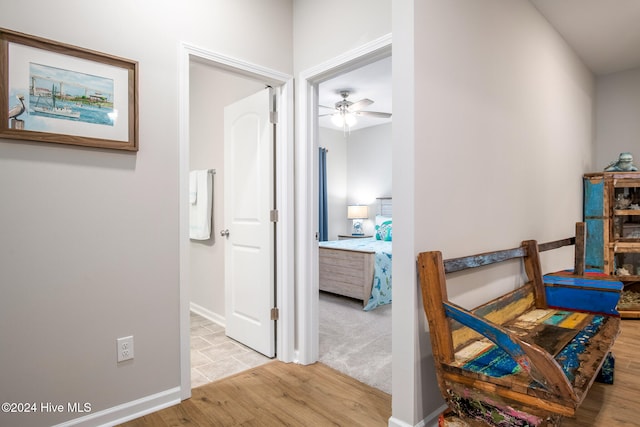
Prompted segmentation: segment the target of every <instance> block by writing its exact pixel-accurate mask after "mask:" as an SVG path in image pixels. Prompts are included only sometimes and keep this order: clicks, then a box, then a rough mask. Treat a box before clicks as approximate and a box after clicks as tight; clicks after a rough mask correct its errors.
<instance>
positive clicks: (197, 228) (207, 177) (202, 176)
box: [189, 170, 213, 240]
mask: <svg viewBox="0 0 640 427" xmlns="http://www.w3.org/2000/svg"><path fill="white" fill-rule="evenodd" d="M194 172H195V176H196V186H197V190H196V193H197V194H196V202H195V203H194V204H190V205H189V237H190V238H191V239H194V240H208V239H210V238H211V207H212V204H213V178H212V174H210V173H209V171H208V170H198V171H194Z"/></svg>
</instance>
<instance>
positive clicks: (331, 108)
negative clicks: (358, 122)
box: [318, 104, 336, 110]
mask: <svg viewBox="0 0 640 427" xmlns="http://www.w3.org/2000/svg"><path fill="white" fill-rule="evenodd" d="M318 107H320V108H328V109H329V110H335V109H336V107H327V106H326V105H320V104H318Z"/></svg>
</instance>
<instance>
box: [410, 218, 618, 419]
mask: <svg viewBox="0 0 640 427" xmlns="http://www.w3.org/2000/svg"><path fill="white" fill-rule="evenodd" d="M584 241H585V229H584V223H578V224H577V225H576V237H573V238H569V239H564V240H560V241H556V242H550V243H546V244H542V245H538V244H537V242H536V241H534V240H528V241H524V242H522V244H521V245H520V246H519V247H517V248H513V249H507V250H501V251H496V252H489V253H484V254H479V255H473V256H467V257H462V258H456V259H449V260H446V261H443V259H442V254H441V253H440V252H438V251H433V252H423V253H420V254H419V256H418V269H419V273H420V285H421V290H422V300H423V304H424V310H425V314H426V317H427V319H428V321H429V331H430V336H431V345H432V349H433V358H434V361H435V365H436V374H437V379H438V385H439V387H440V390H441V392H442V395H443V396H444V398H445V400H446V402H447V404H448V405H449V407H450V408H451V409H452V410H453V411H454V412H455V413H456V414H457V415H458V416H460V417H461V418H463V419H465V418H466V419H474V420H480V421H483V422H484V423H486V424H488V425H495V426H555V425H558V424H559V423H560V420H561V419H562V417H571V416H574V415H575V411H576V409H577V408H578V407H579V405H580V404H581V403H582V401H583V399H584V397H585V396H586V394H587V391H588V390H589V388H590V387H591V385H592V384H593V382H594V380H596V378H598V380H599V381H603V382H608V383H612V382H613V365H614V359H613V355H612V354H611V353H610V350H611V347H612V346H613V343H614V341H615V338H616V337H617V335H618V333H619V331H620V316H619V314H618V312H617V311H616V305H617V302H618V299H619V297H620V292H621V290H622V283H620V282H618V281H616V280H612V278H611V277H610V276H606V275H604V274H602V273H600V272H597V271H584ZM567 245H575V252H576V262H575V264H576V265H575V266H574V268H573V269H571V270H567V271H561V272H557V273H552V274H547V275H544V276H543V275H542V271H541V264H540V254H539V253H540V252H542V251H547V250H552V249H556V248H560V247H563V246H567ZM513 259H520V260H521V261H522V262H523V264H524V271H525V273H526V274H525V275H526V280H523V282H524V283H523V285H522V286H521V287H519V288H517V289H515V290H514V291H511V292H509V293H507V294H505V295H503V296H501V297H499V298H497V299H494V300H493V301H490V302H488V303H486V304H483V305H481V306H479V307H477V308H475V309H473V310H466V309H464V308H462V307H460V306H458V305H456V304H454V303H452V302H450V301H449V300H448V298H447V281H446V275H448V274H449V275H450V274H454V273H455V272H458V271H461V270H467V269H475V268H481V267H483V266H486V265H489V264H495V263H500V262H505V261H508V260H513Z"/></svg>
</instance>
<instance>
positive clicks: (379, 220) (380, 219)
mask: <svg viewBox="0 0 640 427" xmlns="http://www.w3.org/2000/svg"><path fill="white" fill-rule="evenodd" d="M385 221H391V217H390V216H382V215H376V225H381V224H382V223H383V222H385Z"/></svg>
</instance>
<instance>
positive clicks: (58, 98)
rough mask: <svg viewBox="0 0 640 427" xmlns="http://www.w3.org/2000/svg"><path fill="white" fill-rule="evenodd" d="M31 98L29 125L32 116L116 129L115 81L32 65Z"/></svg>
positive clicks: (30, 64)
mask: <svg viewBox="0 0 640 427" xmlns="http://www.w3.org/2000/svg"><path fill="white" fill-rule="evenodd" d="M28 95H29V99H28V103H27V105H28V115H27V117H25V118H22V117H21V118H22V119H23V120H25V121H27V122H28V121H29V118H28V116H31V115H33V116H35V117H38V116H40V117H48V118H53V119H60V120H73V121H80V122H85V123H93V124H99V125H107V126H113V119H114V114H113V80H112V79H108V78H104V77H99V76H92V75H89V74H85V73H79V72H76V71H72V70H65V69H61V68H56V67H50V66H47V65H42V64H36V63H33V62H31V63H29V94H28ZM35 123H37V120H34V124H35ZM26 127H27V128H28V129H31V130H39V129H33V126H30V123H27V124H26Z"/></svg>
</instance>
